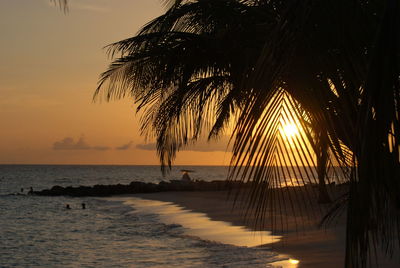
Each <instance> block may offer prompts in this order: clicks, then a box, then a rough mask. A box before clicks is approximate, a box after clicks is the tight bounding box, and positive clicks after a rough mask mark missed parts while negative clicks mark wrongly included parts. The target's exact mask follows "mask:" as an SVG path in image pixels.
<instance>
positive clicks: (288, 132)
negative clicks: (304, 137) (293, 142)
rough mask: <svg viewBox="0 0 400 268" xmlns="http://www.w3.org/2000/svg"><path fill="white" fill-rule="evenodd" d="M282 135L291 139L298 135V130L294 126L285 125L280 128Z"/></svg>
mask: <svg viewBox="0 0 400 268" xmlns="http://www.w3.org/2000/svg"><path fill="white" fill-rule="evenodd" d="M282 132H283V134H284V135H285V136H286V137H288V138H291V137H293V136H295V135H297V134H298V133H299V130H298V128H297V126H296V125H295V124H286V125H284V126H283V127H282Z"/></svg>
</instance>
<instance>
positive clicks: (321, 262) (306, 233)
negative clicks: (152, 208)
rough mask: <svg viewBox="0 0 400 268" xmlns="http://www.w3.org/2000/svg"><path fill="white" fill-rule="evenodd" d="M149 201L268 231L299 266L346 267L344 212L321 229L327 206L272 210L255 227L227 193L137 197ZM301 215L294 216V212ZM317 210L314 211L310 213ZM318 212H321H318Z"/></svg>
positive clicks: (240, 204) (240, 200) (276, 247)
mask: <svg viewBox="0 0 400 268" xmlns="http://www.w3.org/2000/svg"><path fill="white" fill-rule="evenodd" d="M134 196H135V197H140V198H143V199H149V200H158V201H165V202H173V203H175V204H177V205H179V206H182V207H183V208H185V209H189V210H192V211H194V212H202V213H205V214H207V215H208V216H209V217H210V218H211V219H212V220H217V221H225V222H230V223H231V224H233V225H237V226H245V227H247V228H249V229H251V230H266V231H271V230H272V233H273V234H276V235H281V236H282V239H281V240H280V241H279V242H276V243H273V244H270V245H269V246H271V248H272V249H273V250H274V251H277V252H279V253H281V254H285V255H288V256H290V257H291V258H293V259H296V260H299V261H300V263H299V266H298V267H310V268H314V267H315V268H317V267H324V268H336V267H343V266H344V251H345V215H344V214H345V213H343V214H342V216H340V217H338V218H337V219H335V222H334V223H332V224H330V225H329V226H327V227H319V226H318V225H319V223H320V220H321V217H322V215H323V213H324V211H326V209H328V206H325V207H324V206H322V207H321V206H319V205H318V204H317V203H316V202H315V204H310V205H309V206H308V207H299V206H296V204H295V205H294V207H291V208H288V206H285V208H282V207H281V208H280V209H276V208H275V209H272V210H274V211H271V213H275V217H273V218H274V220H273V221H271V220H270V219H265V221H264V222H263V223H262V224H261V223H258V224H255V222H257V218H256V217H255V216H254V215H253V214H247V215H246V211H247V209H246V208H247V207H246V204H247V203H246V202H245V200H244V199H243V198H238V199H237V200H236V202H234V201H233V198H232V196H231V197H230V198H228V192H227V191H213V192H163V193H150V194H137V195H134ZM300 210H302V213H297V214H296V215H293V211H295V212H298V211H300ZM311 210H314V211H311ZM316 211H318V213H316ZM380 264H381V267H398V266H396V265H394V264H390V263H388V262H386V261H382V262H381V261H380Z"/></svg>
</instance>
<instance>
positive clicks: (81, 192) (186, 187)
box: [33, 180, 248, 197]
mask: <svg viewBox="0 0 400 268" xmlns="http://www.w3.org/2000/svg"><path fill="white" fill-rule="evenodd" d="M247 186H248V185H247V183H242V182H228V181H210V182H207V181H190V182H186V181H180V180H172V181H169V182H166V181H161V182H160V183H146V182H140V181H133V182H131V183H130V184H114V185H94V186H78V187H72V186H68V187H62V186H58V185H56V186H53V187H52V188H51V189H46V190H41V191H35V192H33V194H35V195H41V196H61V195H63V196H76V197H78V196H79V197H82V196H112V195H122V194H137V193H155V192H170V191H222V190H230V189H237V188H240V187H247Z"/></svg>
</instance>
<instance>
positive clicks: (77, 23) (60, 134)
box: [0, 0, 230, 165]
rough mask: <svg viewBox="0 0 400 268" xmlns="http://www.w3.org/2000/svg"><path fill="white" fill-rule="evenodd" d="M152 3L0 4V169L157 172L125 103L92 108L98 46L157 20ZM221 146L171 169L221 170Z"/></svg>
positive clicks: (188, 154) (184, 156)
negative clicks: (148, 167)
mask: <svg viewBox="0 0 400 268" xmlns="http://www.w3.org/2000/svg"><path fill="white" fill-rule="evenodd" d="M162 12H163V7H162V5H161V4H160V1H159V0H71V1H70V10H69V13H68V14H66V15H64V14H63V13H62V12H61V11H60V10H58V9H57V8H55V7H54V6H53V5H51V4H50V0H2V1H0V32H1V35H0V44H1V50H0V58H1V60H2V62H1V63H2V64H1V66H0V123H1V128H0V164H136V165H143V164H158V163H159V162H158V159H157V156H156V152H155V150H154V146H153V145H152V143H153V142H154V141H147V142H145V140H144V138H143V137H141V136H140V135H139V124H138V121H139V118H138V117H137V115H136V114H135V107H134V105H133V103H132V100H123V101H116V102H111V103H106V102H102V103H93V102H92V95H93V92H94V89H95V88H96V83H97V79H98V77H99V74H100V73H101V72H102V71H104V70H105V69H106V67H107V64H108V63H109V59H108V58H107V56H106V54H105V51H104V50H103V49H102V48H103V47H104V46H105V45H107V44H110V43H112V42H115V41H118V40H121V39H124V38H127V37H130V36H133V35H134V34H135V33H136V32H137V31H138V29H139V28H140V27H141V26H142V25H144V24H145V23H146V22H148V21H150V20H151V19H152V18H154V17H156V16H158V15H160V14H161V13H162ZM222 140H223V142H219V143H213V144H206V143H205V142H202V143H201V144H200V145H199V146H197V147H195V148H194V149H192V150H191V151H184V152H180V153H179V155H178V159H177V161H176V164H188V165H189V164H193V165H223V164H228V163H229V159H230V154H229V153H226V152H225V148H226V140H227V139H226V138H224V139H222Z"/></svg>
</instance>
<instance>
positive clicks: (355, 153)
mask: <svg viewBox="0 0 400 268" xmlns="http://www.w3.org/2000/svg"><path fill="white" fill-rule="evenodd" d="M165 3H166V4H167V6H168V9H167V11H166V13H165V14H164V15H162V16H160V17H158V18H156V19H154V20H153V21H151V22H149V23H148V24H147V25H145V26H144V27H143V28H142V30H141V31H140V32H139V33H138V34H137V35H136V36H134V37H132V38H128V39H126V40H122V41H119V42H117V43H115V44H112V45H110V46H109V47H108V51H109V53H110V55H111V56H112V57H115V59H114V61H113V62H112V63H111V65H110V67H109V69H108V70H107V71H106V72H104V73H103V74H102V76H101V78H100V82H99V87H98V89H97V91H96V94H95V97H101V96H104V97H105V98H106V99H107V100H111V99H118V98H123V97H132V98H133V99H134V100H135V101H136V103H137V104H138V110H142V111H144V115H143V118H142V132H143V134H145V135H150V136H155V137H156V139H157V150H158V154H159V157H160V160H161V163H162V165H163V167H164V166H168V165H171V163H172V161H173V160H174V158H175V156H176V153H177V152H178V151H179V149H180V148H182V147H183V146H186V145H188V144H190V143H194V142H196V140H197V139H198V138H199V137H200V136H201V135H203V134H204V135H207V136H208V138H210V139H211V138H217V137H218V136H219V135H221V133H223V132H224V131H226V130H227V127H228V125H229V123H230V122H232V121H233V122H234V132H233V136H232V138H233V143H234V144H233V158H232V162H231V164H232V166H233V168H232V169H231V171H230V177H231V178H237V177H239V178H241V179H242V180H243V181H249V180H251V181H252V182H253V185H254V187H253V190H252V191H251V192H250V195H249V198H248V201H249V203H250V204H251V205H252V207H253V208H254V212H255V213H257V214H259V215H261V217H262V216H263V215H265V214H266V207H267V206H265V203H266V202H268V198H269V195H268V189H270V188H273V187H277V186H279V185H281V184H282V181H281V180H282V178H288V179H289V180H290V183H292V184H298V183H300V184H305V183H316V182H319V183H320V185H321V188H320V189H321V190H320V193H321V195H320V198H321V201H324V202H325V201H329V200H327V199H326V198H327V195H325V196H324V194H323V191H324V187H323V184H324V183H325V182H326V180H327V179H328V178H327V176H326V174H327V170H329V169H330V168H331V167H332V166H334V165H339V166H341V167H342V168H343V172H342V175H343V176H344V179H345V180H347V181H348V182H350V189H349V192H348V195H347V196H346V197H345V198H346V199H347V200H348V202H343V200H339V201H338V202H337V203H336V204H337V205H338V206H337V207H338V209H340V207H342V204H345V206H346V207H347V242H346V262H345V263H346V267H366V266H367V265H368V264H369V257H370V256H371V254H372V253H371V252H373V250H374V249H375V248H376V247H381V248H383V250H384V252H385V253H387V254H388V255H391V253H392V250H393V249H394V248H395V247H398V246H399V242H400V241H399V239H397V238H398V237H400V194H399V192H400V152H399V151H400V136H399V133H400V122H399V120H400V81H399V75H400V70H399V68H400V65H399V57H400V51H399V48H400V46H399V45H400V44H399V31H398V28H399V26H400V21H399V19H400V16H398V14H400V12H399V11H400V7H399V5H400V3H399V1H396V0H372V1H371V0H368V1H366V0H346V1H344V0H343V1H340V0H339V1H307V0H306V1H305V0H287V1H279V0H241V1H240V0H186V1H185V0H181V1H178V0H176V1H172V0H171V1H165ZM288 122H295V123H296V124H297V125H298V126H299V127H300V128H301V134H300V135H297V136H295V137H293V138H292V139H291V143H290V144H288V139H287V137H285V136H284V134H283V133H282V131H280V129H281V128H282V126H283V125H284V124H285V123H288ZM300 166H305V167H306V168H305V169H304V170H305V171H303V172H300V173H298V172H297V170H298V169H299V167H300ZM348 170H349V171H348ZM296 172H297V174H298V175H297V177H295V178H294V177H292V176H291V175H292V174H296ZM315 173H317V176H316V175H315ZM285 182H286V181H285ZM310 196H312V195H310ZM292 202H302V203H303V204H304V206H307V204H308V201H307V200H292ZM328 216H329V215H328ZM328 218H329V217H328ZM372 255H373V254H372Z"/></svg>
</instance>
